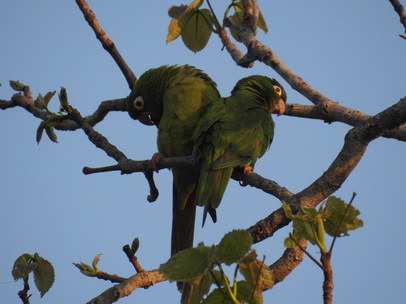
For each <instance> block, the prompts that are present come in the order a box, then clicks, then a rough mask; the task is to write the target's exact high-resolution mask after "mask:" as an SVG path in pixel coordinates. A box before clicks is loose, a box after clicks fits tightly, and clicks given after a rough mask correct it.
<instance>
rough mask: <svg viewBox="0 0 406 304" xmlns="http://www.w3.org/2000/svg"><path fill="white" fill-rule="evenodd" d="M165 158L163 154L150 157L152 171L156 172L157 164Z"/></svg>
mask: <svg viewBox="0 0 406 304" xmlns="http://www.w3.org/2000/svg"><path fill="white" fill-rule="evenodd" d="M164 157H165V155H164V154H162V153H159V152H157V153H154V155H152V157H151V163H152V170H154V171H156V172H158V166H157V165H158V164H159V162H160V161H161V160H162V159H163V158H164Z"/></svg>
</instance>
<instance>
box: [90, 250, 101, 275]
mask: <svg viewBox="0 0 406 304" xmlns="http://www.w3.org/2000/svg"><path fill="white" fill-rule="evenodd" d="M101 256H102V254H101V253H99V254H96V256H95V257H94V258H93V262H92V266H93V268H94V270H95V271H98V270H99V269H98V268H97V264H99V261H100V258H101Z"/></svg>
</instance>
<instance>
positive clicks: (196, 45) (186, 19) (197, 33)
mask: <svg viewBox="0 0 406 304" xmlns="http://www.w3.org/2000/svg"><path fill="white" fill-rule="evenodd" d="M179 22H180V24H179V25H180V27H181V36H182V41H183V43H184V44H185V45H186V47H187V48H188V49H190V50H191V51H192V52H195V53H196V52H199V51H201V50H202V49H203V48H204V47H205V46H206V45H207V42H208V41H209V39H210V36H211V33H212V31H213V30H212V29H213V17H212V14H211V12H210V11H209V10H208V9H202V10H197V9H196V10H194V11H192V12H190V13H188V14H186V15H185V16H183V17H182V18H181V19H180V20H179Z"/></svg>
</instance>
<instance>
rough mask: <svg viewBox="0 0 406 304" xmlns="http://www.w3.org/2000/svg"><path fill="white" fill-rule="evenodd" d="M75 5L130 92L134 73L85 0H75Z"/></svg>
mask: <svg viewBox="0 0 406 304" xmlns="http://www.w3.org/2000/svg"><path fill="white" fill-rule="evenodd" d="M76 3H77V5H78V6H79V8H80V10H81V11H82V13H83V16H84V17H85V19H86V21H87V23H88V24H89V25H90V27H91V28H92V29H93V31H94V33H95V34H96V37H97V39H98V40H99V41H100V42H101V44H102V46H103V48H104V49H105V50H106V51H107V52H108V53H109V54H110V55H111V57H113V59H114V61H115V62H116V63H117V65H118V67H119V68H120V70H121V72H122V73H123V75H124V77H125V79H126V80H127V83H128V86H129V88H130V90H132V88H133V87H134V84H135V83H136V82H137V78H136V77H135V75H134V73H133V72H132V71H131V69H130V68H129V66H128V65H127V63H126V62H125V61H124V59H123V58H122V57H121V54H120V52H119V51H118V49H117V48H116V46H115V44H114V42H113V41H111V40H110V38H109V37H107V34H106V33H105V32H104V31H103V29H102V28H101V26H100V24H99V22H98V21H97V18H96V15H95V14H94V13H93V11H92V10H91V9H90V7H89V5H88V4H87V2H86V1H85V0H76Z"/></svg>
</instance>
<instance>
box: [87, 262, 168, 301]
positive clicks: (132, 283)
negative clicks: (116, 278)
mask: <svg viewBox="0 0 406 304" xmlns="http://www.w3.org/2000/svg"><path fill="white" fill-rule="evenodd" d="M163 281H165V279H164V278H163V276H162V275H161V274H160V273H159V272H158V270H157V269H156V270H151V271H143V272H140V273H137V274H135V275H133V276H132V277H130V278H128V279H127V280H125V281H124V282H123V283H120V284H117V285H114V286H113V287H111V288H109V289H107V290H106V291H104V292H103V293H102V294H100V295H99V296H97V297H96V298H94V299H92V300H90V301H89V302H87V304H110V303H114V302H116V301H118V300H119V299H121V298H123V297H126V296H129V295H130V294H131V293H132V292H133V291H134V290H135V289H137V288H140V287H143V288H148V287H150V286H152V285H154V284H156V283H159V282H163Z"/></svg>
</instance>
